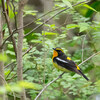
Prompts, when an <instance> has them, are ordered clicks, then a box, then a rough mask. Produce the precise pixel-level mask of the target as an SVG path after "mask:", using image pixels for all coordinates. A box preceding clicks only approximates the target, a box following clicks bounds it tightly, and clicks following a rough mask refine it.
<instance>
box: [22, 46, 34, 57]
mask: <svg viewBox="0 0 100 100" xmlns="http://www.w3.org/2000/svg"><path fill="white" fill-rule="evenodd" d="M32 48H33V47H32V46H30V47H29V48H28V49H27V50H26V51H25V52H24V54H23V56H24V55H26V54H27V53H28V52H29V51H30V50H31V49H32Z"/></svg>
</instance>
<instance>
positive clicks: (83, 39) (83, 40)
mask: <svg viewBox="0 0 100 100" xmlns="http://www.w3.org/2000/svg"><path fill="white" fill-rule="evenodd" d="M85 38H86V35H84V36H83V38H82V62H83V60H84V58H83V54H84V42H85Z"/></svg>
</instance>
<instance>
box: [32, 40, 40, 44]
mask: <svg viewBox="0 0 100 100" xmlns="http://www.w3.org/2000/svg"><path fill="white" fill-rule="evenodd" d="M31 42H34V43H42V41H39V40H32V41H31Z"/></svg>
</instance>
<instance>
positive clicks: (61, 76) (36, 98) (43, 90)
mask: <svg viewBox="0 0 100 100" xmlns="http://www.w3.org/2000/svg"><path fill="white" fill-rule="evenodd" d="M64 73H65V72H63V73H62V74H60V75H59V76H58V77H57V78H55V79H54V80H52V81H51V82H49V83H48V84H47V85H46V86H45V87H44V88H43V89H42V90H41V91H40V93H39V94H38V95H37V97H36V98H35V99H34V100H37V99H38V98H39V97H40V95H41V94H42V92H43V91H44V90H45V89H46V88H47V87H48V86H49V85H50V84H52V83H53V82H55V81H56V80H58V79H59V78H61V77H62V75H63V74H64Z"/></svg>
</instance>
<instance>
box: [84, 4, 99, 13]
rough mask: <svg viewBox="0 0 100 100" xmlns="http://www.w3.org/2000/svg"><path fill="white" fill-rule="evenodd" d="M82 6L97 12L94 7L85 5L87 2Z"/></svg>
mask: <svg viewBox="0 0 100 100" xmlns="http://www.w3.org/2000/svg"><path fill="white" fill-rule="evenodd" d="M83 6H84V7H86V8H88V9H91V10H93V11H95V12H97V11H96V10H95V9H94V8H92V7H91V6H89V5H87V4H83Z"/></svg>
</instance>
